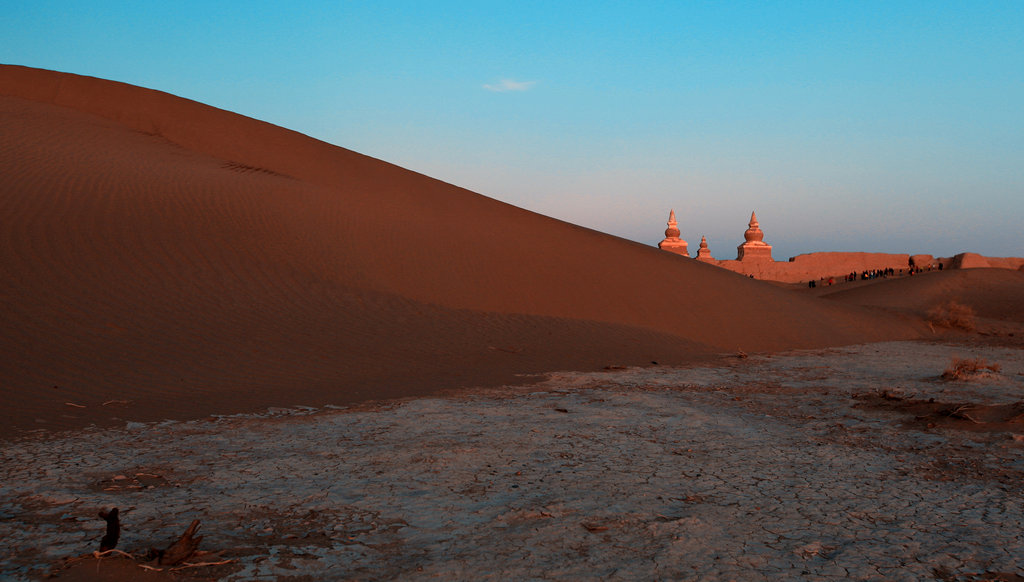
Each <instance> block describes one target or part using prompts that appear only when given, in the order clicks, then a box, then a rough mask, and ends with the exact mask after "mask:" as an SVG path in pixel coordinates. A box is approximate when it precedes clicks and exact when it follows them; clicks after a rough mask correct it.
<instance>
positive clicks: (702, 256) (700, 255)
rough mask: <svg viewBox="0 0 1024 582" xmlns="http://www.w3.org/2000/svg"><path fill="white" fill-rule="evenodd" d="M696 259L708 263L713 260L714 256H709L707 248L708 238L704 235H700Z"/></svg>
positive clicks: (709, 252) (709, 251) (709, 250)
mask: <svg viewBox="0 0 1024 582" xmlns="http://www.w3.org/2000/svg"><path fill="white" fill-rule="evenodd" d="M697 260H698V261H706V262H709V263H710V262H713V261H714V260H715V258H714V257H712V256H711V249H709V248H708V239H707V237H706V236H704V235H701V237H700V247H698V248H697Z"/></svg>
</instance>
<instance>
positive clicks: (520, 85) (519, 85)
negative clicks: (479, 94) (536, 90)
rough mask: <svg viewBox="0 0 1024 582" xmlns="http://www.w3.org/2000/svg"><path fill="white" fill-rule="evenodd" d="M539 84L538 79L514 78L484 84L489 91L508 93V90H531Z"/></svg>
mask: <svg viewBox="0 0 1024 582" xmlns="http://www.w3.org/2000/svg"><path fill="white" fill-rule="evenodd" d="M536 84H537V81H515V80H512V79H502V80H501V82H498V83H487V84H486V85H484V89H487V90H488V91H494V92H495V93H506V92H508V91H529V90H530V89H532V88H533V86H534V85H536Z"/></svg>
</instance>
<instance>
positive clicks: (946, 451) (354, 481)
mask: <svg viewBox="0 0 1024 582" xmlns="http://www.w3.org/2000/svg"><path fill="white" fill-rule="evenodd" d="M954 356H965V357H966V356H970V357H985V358H987V359H988V360H989V361H992V362H998V363H999V364H1000V365H1001V371H1000V372H999V373H998V374H990V375H987V376H986V377H984V378H979V379H974V380H970V381H963V382H944V381H940V380H939V375H940V374H941V373H942V371H943V369H944V368H945V367H946V366H947V365H948V364H949V362H950V358H951V357H954ZM871 391H886V392H887V393H889V394H897V395H901V396H903V397H906V398H917V399H927V398H935V399H937V400H946V401H955V402H970V403H975V404H978V405H1000V404H1010V403H1013V402H1017V401H1020V400H1022V399H1024V351H1022V350H1017V349H1009V348H998V347H974V348H970V347H964V346H948V345H938V344H926V343H913V342H898V343H888V344H870V345H863V346H853V347H850V348H841V349H832V350H823V351H812V352H795V353H791V354H784V355H774V356H758V357H750V358H748V359H743V360H740V359H736V360H735V361H733V362H731V363H729V364H728V365H723V366H718V367H704V368H684V369H675V368H662V367H656V368H644V369H627V370H615V371H608V372H604V373H591V374H583V373H560V374H555V375H552V376H551V377H550V378H549V379H548V380H547V381H545V382H543V383H541V384H537V385H534V386H530V387H526V388H515V389H503V390H495V391H487V392H481V393H475V394H463V395H457V396H451V397H445V398H424V399H416V400H408V401H400V402H394V403H386V404H377V405H368V406H364V407H357V408H352V409H348V410H331V411H308V410H307V411H276V412H272V413H268V414H266V415H261V416H239V417H229V418H218V419H213V420H208V421H194V422H166V423H161V424H156V425H130V426H128V427H126V428H124V429H119V430H102V431H101V430H94V431H86V432H82V433H76V434H70V435H64V436H57V437H55V436H53V435H49V436H47V435H40V436H37V437H33V438H27V439H21V440H18V441H12V442H7V443H3V445H2V447H3V448H2V464H0V483H2V486H0V515H2V517H3V519H2V520H0V538H2V539H4V540H5V545H6V546H7V547H8V548H18V550H17V551H9V552H8V553H7V554H6V555H5V556H4V557H3V558H0V576H3V577H7V578H38V577H41V576H44V575H45V574H46V573H47V572H49V571H50V570H51V569H54V568H55V567H58V566H59V563H60V560H61V559H62V558H66V557H69V556H75V555H80V554H83V553H86V552H90V551H92V550H94V549H96V547H97V546H98V542H99V539H100V537H102V535H103V528H104V523H103V521H102V520H100V519H98V518H97V517H96V513H97V511H99V509H100V508H105V507H106V508H109V507H114V506H116V507H119V508H120V509H121V512H122V525H123V531H122V536H121V543H120V544H119V546H118V547H119V548H120V549H123V550H126V551H136V550H144V549H145V548H148V547H150V546H162V545H166V543H168V542H169V541H170V540H173V539H174V538H175V537H176V536H177V535H178V534H180V532H181V531H183V530H184V528H185V527H186V526H187V525H188V523H189V522H190V521H191V520H192V519H199V520H201V521H202V524H203V526H202V527H203V529H202V533H203V534H204V535H205V536H206V537H205V538H204V541H203V545H202V549H205V550H210V551H220V553H219V554H218V556H219V559H232V560H235V562H233V563H232V564H231V565H230V566H219V567H217V569H215V570H210V571H203V570H202V569H196V570H195V571H193V572H191V575H193V576H199V577H204V576H205V577H208V578H217V577H220V578H226V579H229V580H231V579H238V580H244V579H253V578H256V577H260V576H264V577H276V578H283V577H289V576H293V577H299V578H301V577H307V578H306V579H321V578H326V579H394V578H402V579H427V578H442V579H474V580H475V579H516V578H519V579H522V578H532V579H656V578H663V579H682V580H688V579H692V580H697V579H702V580H707V579H718V580H729V579H742V580H775V579H794V578H800V579H807V580H838V579H847V578H854V579H862V580H863V579H878V580H882V579H884V580H920V579H936V578H940V577H941V578H942V579H954V580H969V579H979V578H980V577H981V576H982V575H983V574H984V573H986V572H987V573H996V572H1001V573H1005V575H1006V576H1010V575H1024V442H1022V441H1024V437H1020V438H1015V432H1016V433H1017V434H1018V435H1019V434H1024V425H1021V426H1020V428H1019V430H1017V431H1014V430H1012V429H1013V427H1012V426H1011V427H1010V428H1011V430H1009V431H1006V430H993V431H977V430H975V431H961V430H956V429H954V428H949V427H946V426H937V427H928V426H926V425H920V426H918V425H913V424H908V423H907V422H906V415H905V414H903V413H901V412H898V411H887V410H880V409H875V408H871V407H865V406H860V405H859V401H858V400H857V399H855V398H854V396H855V395H857V394H863V393H867V392H871ZM1003 428H1005V427H1003ZM88 567H89V568H100V567H102V563H100V564H95V563H92V564H90V565H89V566H88Z"/></svg>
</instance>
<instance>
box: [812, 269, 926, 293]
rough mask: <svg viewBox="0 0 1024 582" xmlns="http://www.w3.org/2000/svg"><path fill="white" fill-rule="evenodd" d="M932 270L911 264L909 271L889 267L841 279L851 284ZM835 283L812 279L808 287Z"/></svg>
mask: <svg viewBox="0 0 1024 582" xmlns="http://www.w3.org/2000/svg"><path fill="white" fill-rule="evenodd" d="M938 269H939V270H940V271H941V270H942V263H939V264H938ZM931 270H932V266H931V265H928V267H927V268H925V269H922V268H921V267H918V266H916V265H913V264H911V266H910V267H909V268H907V269H894V268H892V267H889V268H886V269H872V270H865V271H861V272H860V273H857V272H856V271H853V272H851V273H849V274H848V275H845V276H843V277H841V279H843V280H844V281H846V282H847V283H849V282H852V281H857V280H861V281H866V280H868V279H880V278H885V277H896V276H899V277H902V276H903V275H904V274H906V275H914V274H915V273H920V272H922V271H931ZM835 282H836V278H835V277H822V278H821V279H819V280H817V281H815V280H814V279H811V280H810V281H808V282H807V286H808V287H810V288H812V289H813V288H815V287H818V286H825V285H828V286H830V287H831V286H832V285H834V284H835Z"/></svg>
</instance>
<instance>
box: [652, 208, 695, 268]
mask: <svg viewBox="0 0 1024 582" xmlns="http://www.w3.org/2000/svg"><path fill="white" fill-rule="evenodd" d="M658 248H659V249H661V250H663V251H669V252H670V253H676V254H677V255H683V256H685V257H688V256H690V252H689V250H687V244H686V241H685V240H683V239H681V238H679V223H678V222H676V211H675V209H673V210H670V211H669V213H668V228H666V229H665V240H663V241H661V242H660V243H658Z"/></svg>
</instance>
